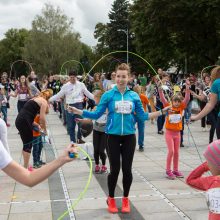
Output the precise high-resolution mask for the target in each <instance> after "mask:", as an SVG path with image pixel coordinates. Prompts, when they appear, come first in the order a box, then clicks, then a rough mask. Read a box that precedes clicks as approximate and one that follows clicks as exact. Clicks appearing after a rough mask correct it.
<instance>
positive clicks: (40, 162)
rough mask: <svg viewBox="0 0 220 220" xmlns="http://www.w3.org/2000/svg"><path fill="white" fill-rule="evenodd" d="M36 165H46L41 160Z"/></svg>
mask: <svg viewBox="0 0 220 220" xmlns="http://www.w3.org/2000/svg"><path fill="white" fill-rule="evenodd" d="M38 163H39V164H40V165H45V164H46V163H45V162H43V161H42V160H40V161H39V162H38Z"/></svg>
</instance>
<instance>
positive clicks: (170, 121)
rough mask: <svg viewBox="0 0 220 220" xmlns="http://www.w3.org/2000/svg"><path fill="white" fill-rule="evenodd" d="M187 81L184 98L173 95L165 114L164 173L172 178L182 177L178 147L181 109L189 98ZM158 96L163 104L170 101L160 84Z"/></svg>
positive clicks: (167, 103) (185, 105)
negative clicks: (165, 159) (165, 149)
mask: <svg viewBox="0 0 220 220" xmlns="http://www.w3.org/2000/svg"><path fill="white" fill-rule="evenodd" d="M189 85H190V83H189V81H188V80H187V81H186V93H185V98H184V100H183V101H182V97H180V96H179V95H174V96H173V97H172V98H171V102H172V103H171V104H172V107H171V109H170V110H169V111H168V113H167V115H166V124H165V127H166V134H165V139H166V143H167V148H168V154H167V162H166V175H167V178H168V179H172V180H174V179H175V178H176V177H179V178H183V177H184V176H183V174H182V173H181V172H180V171H179V168H178V164H179V148H180V139H181V137H180V131H181V130H182V117H183V111H184V109H185V108H186V107H187V104H188V102H189V98H190V90H189ZM159 96H160V100H161V102H162V103H163V106H164V107H166V106H169V105H170V103H169V102H168V101H167V100H166V98H165V96H164V93H163V90H162V86H159ZM172 160H173V171H172V170H171V163H172Z"/></svg>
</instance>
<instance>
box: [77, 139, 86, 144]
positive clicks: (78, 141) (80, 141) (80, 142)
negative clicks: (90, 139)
mask: <svg viewBox="0 0 220 220" xmlns="http://www.w3.org/2000/svg"><path fill="white" fill-rule="evenodd" d="M85 143H86V142H85V141H84V140H82V139H78V140H77V144H85Z"/></svg>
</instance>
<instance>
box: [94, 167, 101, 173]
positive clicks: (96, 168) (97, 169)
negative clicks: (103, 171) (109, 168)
mask: <svg viewBox="0 0 220 220" xmlns="http://www.w3.org/2000/svg"><path fill="white" fill-rule="evenodd" d="M95 173H100V166H99V165H95Z"/></svg>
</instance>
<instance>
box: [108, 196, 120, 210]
mask: <svg viewBox="0 0 220 220" xmlns="http://www.w3.org/2000/svg"><path fill="white" fill-rule="evenodd" d="M106 202H107V204H108V211H109V212H110V213H117V212H118V208H117V206H116V202H115V199H114V198H111V197H108V199H107V201H106Z"/></svg>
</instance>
